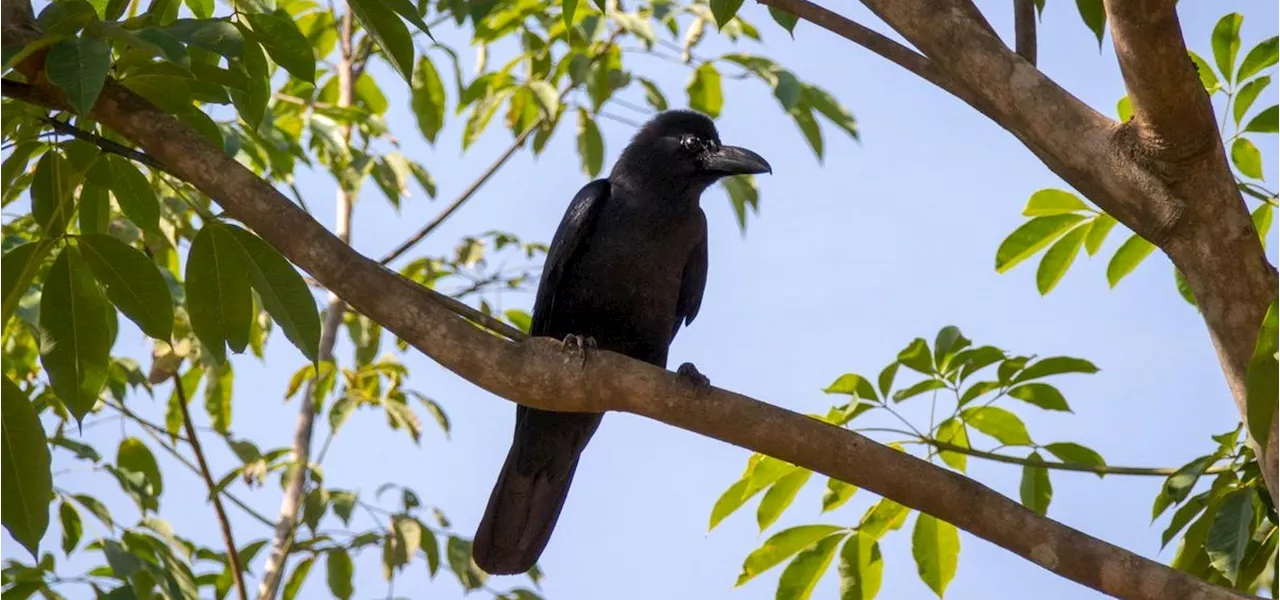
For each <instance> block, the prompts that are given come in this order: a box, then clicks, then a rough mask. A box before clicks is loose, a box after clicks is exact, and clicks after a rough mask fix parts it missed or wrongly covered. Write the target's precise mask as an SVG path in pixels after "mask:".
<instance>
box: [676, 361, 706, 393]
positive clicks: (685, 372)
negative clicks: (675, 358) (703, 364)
mask: <svg viewBox="0 0 1280 600" xmlns="http://www.w3.org/2000/svg"><path fill="white" fill-rule="evenodd" d="M676 375H679V376H681V377H683V378H685V379H686V380H687V381H689V382H690V383H692V384H693V385H694V386H696V387H711V379H710V378H708V377H707V376H706V375H703V374H702V373H700V372H699V371H698V367H695V366H693V363H688V362H687V363H684V364H682V365H680V368H678V369H676Z"/></svg>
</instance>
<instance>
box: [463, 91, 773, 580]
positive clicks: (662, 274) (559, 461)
mask: <svg viewBox="0 0 1280 600" xmlns="http://www.w3.org/2000/svg"><path fill="white" fill-rule="evenodd" d="M764 172H770V173H772V169H771V167H770V166H769V163H768V162H766V161H765V160H764V159H763V158H761V157H760V156H759V155H758V154H756V153H754V152H752V151H750V150H746V149H743V148H736V147H733V146H725V145H722V144H721V143H720V136H719V135H718V134H717V133H716V128H715V125H714V124H713V123H712V122H711V119H709V118H707V117H706V116H704V115H702V114H700V113H697V112H693V111H687V110H673V111H667V112H663V113H660V114H659V115H657V116H656V117H654V118H653V119H652V120H650V121H649V122H648V123H646V124H645V125H644V126H643V127H641V129H640V132H639V133H638V134H636V136H635V137H634V138H633V139H632V141H631V143H630V145H628V146H627V147H626V149H624V150H623V151H622V155H621V156H620V157H619V158H618V162H617V164H615V165H614V167H613V171H612V172H611V173H610V174H609V177H608V179H598V180H596V181H592V182H591V183H588V184H587V185H586V186H584V187H583V188H582V189H581V190H580V191H579V192H578V194H577V195H576V196H574V198H573V201H572V202H571V203H570V204H569V208H568V210H566V211H565V214H564V218H563V219H562V220H561V221H560V227H559V228H558V229H557V230H556V233H555V236H554V237H553V238H552V240H551V247H550V249H549V250H548V252H547V259H546V263H545V264H544V266H543V270H542V281H541V282H540V284H539V286H538V295H537V298H536V299H535V301H534V305H533V320H532V324H531V327H530V334H532V335H535V336H550V337H554V338H557V339H560V340H563V341H564V343H565V345H566V347H567V348H571V349H574V350H576V351H581V349H582V348H583V347H584V346H596V347H599V348H602V349H605V350H610V351H613V352H618V353H621V354H625V355H627V356H630V357H632V358H635V359H638V360H643V361H645V362H648V363H651V364H654V365H657V366H659V367H662V368H666V366H667V349H668V347H669V346H670V345H671V341H672V340H673V339H674V338H675V335H676V332H677V331H678V330H679V329H680V325H681V323H682V322H683V323H684V324H688V323H691V322H693V318H694V317H695V316H697V314H698V307H699V305H701V304H702V291H703V289H704V288H705V286H706V282H707V220H706V215H704V214H703V212H702V208H701V207H700V206H699V205H698V202H699V199H700V197H701V195H702V192H703V190H705V189H707V187H708V186H710V185H711V184H712V183H715V182H716V181H717V180H719V179H720V178H722V177H727V176H732V175H741V174H755V173H764ZM678 373H680V374H681V375H682V376H685V377H688V378H690V379H691V380H692V381H694V382H696V383H698V384H701V385H706V384H707V383H708V381H707V379H706V378H705V377H703V376H702V375H701V374H700V373H698V371H697V369H696V368H694V366H693V365H692V364H691V363H684V364H682V365H680V368H679V369H678ZM603 417H604V415H603V414H602V413H566V412H552V411H544V410H537V409H533V408H526V407H524V406H519V407H517V409H516V427H515V435H514V439H513V440H512V444H511V450H510V452H509V453H508V454H507V460H506V463H505V464H503V466H502V472H501V473H500V474H499V475H498V481H497V483H496V484H495V485H494V488H493V493H492V495H491V496H490V497H489V505H488V507H487V508H486V509H485V514H484V517H483V518H482V519H481V520H480V527H479V529H478V530H477V531H476V537H475V541H474V544H473V546H472V557H473V558H474V559H475V561H476V564H477V565H478V566H479V567H480V568H481V569H484V570H485V571H486V572H488V573H491V574H495V575H505V574H515V573H523V572H525V571H528V570H529V569H530V568H531V567H533V565H534V563H535V562H537V560H538V557H539V556H540V555H541V554H542V551H543V549H544V548H546V546H547V540H548V539H550V537H551V531H552V529H554V528H555V524H556V519H558V518H559V516H560V509H561V508H562V507H563V506H564V501H565V498H566V497H567V496H568V493H569V484H570V483H571V482H572V480H573V472H574V470H575V469H576V468H577V466H578V457H579V455H581V454H582V450H583V449H584V448H585V447H586V445H587V441H588V440H590V439H591V436H592V434H594V433H595V431H596V428H597V427H598V426H599V425H600V420H601V419H602V418H603Z"/></svg>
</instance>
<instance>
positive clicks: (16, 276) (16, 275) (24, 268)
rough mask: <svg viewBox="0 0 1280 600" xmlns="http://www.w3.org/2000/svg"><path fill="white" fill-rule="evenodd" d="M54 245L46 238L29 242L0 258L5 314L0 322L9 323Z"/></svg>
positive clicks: (0, 278) (0, 280) (0, 277)
mask: <svg viewBox="0 0 1280 600" xmlns="http://www.w3.org/2000/svg"><path fill="white" fill-rule="evenodd" d="M52 248H53V245H52V244H50V243H49V242H47V241H45V240H40V241H35V242H28V243H26V244H23V245H21V246H18V247H16V248H14V249H12V250H10V251H8V252H6V253H5V255H4V258H3V259H0V282H2V283H0V288H3V297H4V316H3V321H0V324H3V323H8V322H9V317H10V316H12V315H13V311H15V310H17V308H18V303H19V302H20V301H21V300H22V297H23V296H24V295H26V293H27V290H28V289H30V288H31V282H32V281H35V278H36V275H37V274H38V273H39V272H40V266H41V265H43V264H44V259H45V257H47V256H48V255H49V250H50V249H52Z"/></svg>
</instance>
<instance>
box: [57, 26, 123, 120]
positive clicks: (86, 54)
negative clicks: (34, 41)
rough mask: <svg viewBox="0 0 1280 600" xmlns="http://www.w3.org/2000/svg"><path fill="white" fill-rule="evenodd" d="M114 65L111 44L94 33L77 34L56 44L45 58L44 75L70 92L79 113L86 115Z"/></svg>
mask: <svg viewBox="0 0 1280 600" xmlns="http://www.w3.org/2000/svg"><path fill="white" fill-rule="evenodd" d="M109 68H111V47H110V46H108V45H107V43H106V42H104V41H102V40H100V39H98V38H91V37H77V38H74V39H70V40H63V41H61V42H58V43H57V44H54V45H53V48H52V49H50V50H49V55H48V56H47V57H46V58H45V63H44V69H45V76H46V77H48V78H49V82H50V83H53V84H54V85H56V86H58V88H60V89H61V90H62V91H63V92H66V94H67V101H68V102H70V103H71V108H74V109H75V111H76V114H79V115H87V114H89V111H90V110H92V109H93V105H94V103H96V102H97V101H98V94H100V93H102V85H103V84H104V83H106V81H107V69H109Z"/></svg>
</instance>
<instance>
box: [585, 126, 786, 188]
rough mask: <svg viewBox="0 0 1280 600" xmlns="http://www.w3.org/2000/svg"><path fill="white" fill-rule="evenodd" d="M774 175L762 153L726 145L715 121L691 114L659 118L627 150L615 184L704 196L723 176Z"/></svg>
mask: <svg viewBox="0 0 1280 600" xmlns="http://www.w3.org/2000/svg"><path fill="white" fill-rule="evenodd" d="M758 173H773V168H772V167H770V166H769V163H768V162H767V161H766V160H765V159H764V158H763V157H761V156H760V155H759V154H756V153H755V152H752V151H750V150H747V149H746V148H739V147H737V146H726V145H724V144H722V143H720V135H719V134H718V133H717V132H716V126H715V124H714V123H712V121H711V119H710V118H708V117H707V116H706V115H703V114H702V113H698V112H694V111H691V110H669V111H665V112H662V113H659V114H658V115H657V116H655V117H654V118H652V119H650V120H649V122H648V123H645V124H644V126H643V127H641V128H640V132H639V133H637V134H636V136H635V137H634V138H632V140H631V143H630V144H629V145H628V146H627V147H626V149H624V150H623V151H622V156H621V157H619V159H618V162H617V164H615V165H614V168H613V172H612V174H611V175H610V177H609V178H610V180H611V181H615V182H616V181H617V180H619V179H622V180H625V183H630V184H636V185H644V186H661V187H664V188H668V189H670V190H671V191H673V192H694V193H701V192H702V191H703V190H704V189H706V188H707V186H709V185H711V184H712V183H715V182H716V181H717V180H719V179H721V178H723V177H729V176H733V175H747V174H753V175H754V174H758Z"/></svg>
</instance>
